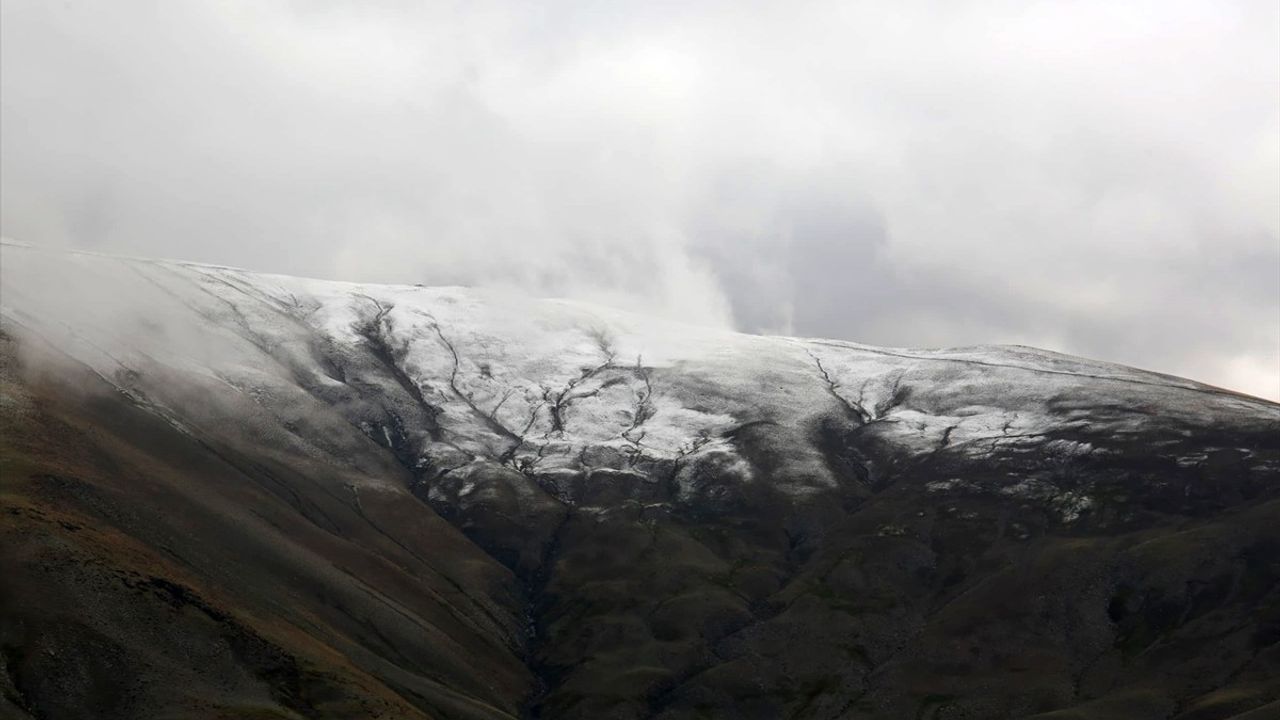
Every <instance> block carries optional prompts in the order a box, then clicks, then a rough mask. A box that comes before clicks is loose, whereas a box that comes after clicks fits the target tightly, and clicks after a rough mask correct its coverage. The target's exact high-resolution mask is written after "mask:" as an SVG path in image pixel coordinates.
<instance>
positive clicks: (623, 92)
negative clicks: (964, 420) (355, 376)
mask: <svg viewBox="0 0 1280 720" xmlns="http://www.w3.org/2000/svg"><path fill="white" fill-rule="evenodd" d="M627 5H634V7H627ZM784 5H785V6H784ZM2 8H3V18H2V19H0V32H2V33H3V37H2V38H0V53H2V57H0V81H2V85H3V87H2V88H0V102H2V112H3V117H2V118H0V122H2V125H0V127H2V128H3V132H2V133H0V187H2V188H3V193H2V196H0V211H2V215H0V222H2V225H3V227H2V228H0V229H2V231H3V232H4V234H5V235H7V236H11V237H14V238H17V239H21V240H25V241H29V242H35V243H42V244H49V245H66V246H74V247H81V248H89V249H96V250H103V251H110V252H120V253H128V254H137V255H151V256H168V257H182V258H186V259H192V260H201V261H209V262H217V263H226V264H234V265H241V266H246V267H251V268H254V269H260V270H266V271H279V272H291V273H298V274H307V275H318V276H322V277H334V278H343V279H360V280H380V281H388V282H427V283H474V284H499V285H510V286H516V287H521V288H525V289H528V290H530V291H533V292H536V293H539V294H547V295H560V296H570V297H577V298H582V299H588V300H593V301H599V302H607V303H611V304H615V305H622V306H627V307H637V308H642V309H647V310H649V311H652V312H657V313H662V314H667V315H670V316H674V317H680V318H683V319H692V320H696V321H700V322H705V323H715V324H734V325H736V326H738V327H740V328H742V329H745V330H750V331H764V332H791V333H797V334H806V335H825V336H834V337H843V338H849V339H854V340H858V341H862V342H869V343H877V344H894V345H956V344H976V343H986V342H1020V343H1028V344H1034V345H1039V346H1042V347H1049V348H1053V349H1058V350H1062V351H1065V352H1072V353H1077V354H1083V355H1088V356H1092V357H1098V358H1103V359H1110V360H1115V361H1119V362H1124V363H1129V364H1134V365H1138V366H1141V367H1147V368H1151V369H1156V370H1162V371H1165V372H1172V373H1175V374H1181V375H1187V376H1190V377H1194V378H1196V379H1200V380H1204V381H1207V382H1211V383H1215V384H1220V385H1225V386H1229V387H1234V388H1238V389H1242V390H1245V391H1247V392H1252V393H1255V394H1259V395H1264V396H1268V397H1272V398H1280V90H1278V88H1280V64H1278V63H1276V61H1275V58H1276V55H1277V52H1278V51H1280V37H1278V33H1280V16H1278V15H1277V9H1276V7H1275V5H1274V3H1268V2H1257V3H1249V2H1227V3H1223V2H1209V1H1208V0H1203V1H1200V2H1158V3H1157V2H1150V3H1147V2H1138V3H1104V2H1080V3H1069V4H1063V3H1031V4H1027V3H1012V2H1010V3H1002V2H997V3H981V4H969V3H953V2H947V3H941V2H938V3H931V2H907V3H877V4H870V3H843V2H842V3H824V2H813V3H800V4H794V3H786V4H780V3H779V4H746V5H744V4H742V3H732V4H730V3H724V4H720V3H705V4H697V6H696V7H694V6H693V4H676V5H663V4H622V3H590V2H568V3H554V4H549V5H546V4H535V3H485V2H480V3H466V4H463V5H454V4H450V5H446V4H439V5H432V4H427V5H423V4H418V3H398V2H383V3H372V4H370V3H360V4H354V3H353V4H343V3H323V4H317V3H289V2H283V1H282V2H241V3H237V2H188V3H159V4H157V3H143V2H136V3H135V2H124V3H112V4H110V6H107V5H104V4H102V3H80V2H64V3H47V2H36V1H29V0H3V4H2Z"/></svg>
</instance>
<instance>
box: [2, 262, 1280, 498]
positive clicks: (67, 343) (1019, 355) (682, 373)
mask: <svg viewBox="0 0 1280 720" xmlns="http://www.w3.org/2000/svg"><path fill="white" fill-rule="evenodd" d="M0 252H2V253H3V256H2V260H3V262H2V267H3V276H2V279H3V285H2V287H3V293H2V295H0V313H2V315H3V319H4V322H5V325H6V327H18V328H21V329H22V330H24V331H25V332H29V333H31V334H33V335H35V336H37V337H39V338H41V339H43V340H44V341H45V342H47V343H48V344H49V345H51V346H53V347H55V348H57V349H58V350H59V351H60V352H62V353H65V354H66V355H67V356H70V357H71V358H73V359H75V360H77V361H79V362H81V363H83V364H84V365H86V366H88V367H90V368H92V369H93V370H94V371H95V372H97V373H98V374H99V375H100V376H101V377H103V378H104V379H105V380H106V381H107V382H110V383H112V384H113V385H116V386H117V387H118V388H120V389H121V390H122V391H124V392H127V393H132V394H134V395H136V396H137V397H145V398H147V399H148V402H151V403H153V404H156V405H157V406H158V407H160V408H161V409H163V410H164V411H166V412H169V413H170V414H171V415H172V416H173V420H174V422H184V423H185V422H188V421H189V420H190V418H187V419H180V418H179V417H178V415H179V413H178V412H177V410H176V409H174V408H172V407H168V406H166V405H164V403H163V398H166V397H168V396H170V395H172V394H173V393H172V392H171V391H168V390H166V389H165V388H162V387H160V383H162V382H164V378H166V377H168V378H172V377H186V378H192V379H194V380H193V381H198V382H200V383H204V384H205V385H207V386H208V387H214V386H216V387H218V388H221V390H219V391H218V392H226V393H238V394H241V395H244V396H245V397H246V398H248V399H250V400H252V401H253V402H254V403H255V404H256V405H258V406H259V407H260V408H261V411H262V412H265V413H273V414H276V415H278V416H280V417H281V418H282V419H286V420H289V421H290V422H296V421H298V420H299V419H300V418H301V416H302V415H304V413H305V407H306V406H305V404H304V403H303V402H302V398H310V397H312V396H314V395H316V394H317V393H321V394H322V393H325V392H332V393H334V394H335V397H336V396H338V395H340V394H341V393H342V392H348V393H349V394H359V392H361V391H360V390H359V389H360V388H362V387H366V386H367V387H374V386H377V387H383V388H389V389H390V390H389V391H391V390H395V391H397V392H398V390H396V388H395V387H394V386H395V383H394V382H393V381H392V380H390V379H388V378H387V377H386V376H385V373H383V374H378V373H373V372H372V371H370V370H368V368H370V367H372V366H373V362H374V361H373V360H372V359H371V357H372V356H373V354H374V353H373V350H374V349H376V348H381V349H382V350H384V351H385V354H386V355H387V356H388V359H389V361H390V362H392V363H393V364H394V366H395V368H394V369H395V372H396V373H398V374H399V376H400V378H401V381H402V382H405V383H409V384H411V385H412V387H413V388H415V389H416V391H417V393H418V394H419V395H420V396H421V400H422V402H423V403H425V404H426V405H428V406H430V407H432V408H434V409H435V411H437V412H438V414H437V415H436V420H437V422H438V423H439V425H440V428H441V430H440V433H439V437H432V438H426V437H425V436H424V434H423V433H421V432H418V433H417V434H416V435H414V434H413V433H410V435H413V436H414V437H416V438H419V439H418V440H415V442H416V443H417V445H416V446H415V447H414V448H413V449H412V451H413V452H414V453H416V454H417V455H418V460H417V464H418V465H419V466H422V467H426V466H428V465H430V466H432V467H436V468H453V469H454V471H455V472H457V473H458V474H459V475H466V476H467V478H468V479H467V480H466V481H465V483H464V484H462V485H461V486H459V488H458V490H457V494H458V495H459V496H467V497H475V496H478V495H480V494H482V493H481V490H480V489H478V486H477V485H476V482H477V480H475V479H473V478H472V475H474V470H475V468H477V467H480V466H483V465H485V464H489V465H495V464H496V465H502V466H505V467H507V468H510V469H511V470H513V471H516V470H518V471H521V472H525V473H536V474H539V475H540V476H542V477H544V478H546V479H548V480H551V481H555V482H557V483H559V482H560V481H564V482H566V483H567V482H568V481H569V479H570V478H573V477H578V476H580V475H582V474H583V473H587V474H589V473H590V472H591V471H595V470H600V471H603V470H609V471H614V472H616V473H621V475H619V476H618V477H630V476H635V477H637V478H643V477H645V474H644V473H642V472H638V471H637V470H636V468H640V467H652V466H654V464H661V465H662V466H663V467H668V468H673V469H674V470H673V472H675V473H676V474H675V476H674V477H675V479H676V481H677V483H678V485H679V492H680V493H681V494H682V495H683V496H692V495H693V494H696V493H697V492H698V491H699V488H698V487H697V479H696V478H695V476H694V475H693V474H692V473H691V472H689V470H688V469H689V468H690V467H691V463H692V462H693V461H694V460H698V461H700V462H705V463H711V464H714V465H716V466H717V467H719V468H720V470H721V471H722V472H723V473H724V474H727V475H729V476H733V477H738V478H740V480H741V482H763V481H774V482H777V483H778V484H779V487H780V489H782V490H784V491H786V492H788V493H792V494H795V495H804V494H806V493H811V492H815V491H818V490H820V489H823V488H828V487H833V486H834V484H835V479H834V478H832V477H831V476H830V471H829V470H828V469H827V467H826V465H825V463H824V462H823V461H822V458H821V457H819V456H818V455H817V453H816V451H815V450H812V447H811V445H812V444H811V443H809V442H805V441H804V439H805V438H807V437H808V436H807V435H806V433H808V432H809V428H811V427H812V426H813V424H814V422H815V421H816V420H817V419H819V418H822V417H840V418H843V421H844V422H847V423H848V424H849V425H850V427H854V426H857V425H865V426H866V428H867V430H868V431H869V432H872V433H873V434H874V436H875V437H876V438H878V439H879V440H880V441H882V442H886V443H890V444H892V445H893V446H894V447H896V448H898V449H899V451H900V452H902V453H905V454H908V455H925V454H929V453H936V452H939V451H940V450H946V451H947V452H955V453H964V454H969V455H972V456H983V455H984V454H990V453H993V452H997V451H1006V450H1008V449H1010V448H1013V449H1017V448H1035V449H1036V450H1037V451H1039V452H1044V453H1045V454H1046V457H1077V456H1081V455H1087V454H1088V453H1090V452H1094V451H1095V450H1096V449H1095V448H1092V447H1089V446H1087V445H1073V444H1071V442H1072V441H1069V440H1063V439H1060V438H1057V439H1055V438H1049V437H1047V435H1048V434H1051V433H1053V432H1058V433H1061V432H1062V431H1063V430H1064V429H1071V428H1079V427H1085V426H1088V427H1092V428H1093V429H1095V430H1097V429H1098V428H1099V427H1103V426H1105V427H1107V428H1109V429H1112V430H1114V431H1115V432H1126V431H1128V430H1132V429H1133V428H1134V427H1135V424H1137V423H1141V422H1142V416H1141V415H1140V414H1138V413H1132V412H1129V413H1124V412H1117V413H1102V414H1100V413H1099V408H1107V407H1112V406H1115V405H1117V404H1119V405H1127V406H1130V407H1132V406H1137V405H1141V404H1143V403H1147V404H1158V405H1159V407H1160V408H1161V412H1162V413H1165V414H1167V415H1169V416H1173V417H1182V418H1185V419H1187V420H1188V421H1189V422H1192V421H1193V422H1199V423H1211V422H1213V421H1214V419H1215V418H1218V417H1226V416H1235V415H1239V414H1241V413H1245V414H1248V415H1251V416H1256V417H1258V418H1261V419H1262V420H1264V421H1267V422H1280V406H1276V405H1274V404H1271V403H1267V402H1265V401H1262V400H1256V399H1251V398H1247V397H1243V396H1238V395H1232V394H1227V393H1223V392H1220V391H1217V390H1215V389H1212V388H1208V387H1206V386H1203V385H1199V384H1197V383H1194V382H1191V381H1188V380H1183V379H1179V378H1171V377H1168V376H1164V375H1158V374H1154V373H1147V372H1143V371H1140V370H1135V369H1132V368H1126V367H1122V366H1118V365H1113V364H1109V363H1100V362H1094V361H1089V360H1084V359H1079V358H1072V357H1068V356H1064V355H1060V354H1057V353H1051V352H1047V351H1041V350H1035V349H1032V348H1023V347H970V348H955V349H946V350H918V349H900V348H877V347H872V346H867V345H860V344H857V343H850V342H838V341H828V340H806V339H801V338H788V337H764V336H754V335H745V334H739V333H734V332H728V331H725V330H720V329H712V328H704V327H699V326H694V325H684V324H680V323H673V322H670V321H666V320H658V319H655V318H651V317H647V316H645V315H644V314H642V313H633V312H627V311H623V310H618V309H612V308H603V307H594V306H590V305H586V304H582V303H577V302H570V301H565V300H537V299H530V298H527V297H522V296H518V295H513V294H510V293H504V292H496V291H488V290H479V289H469V288H459V287H439V288H423V287H416V286H395V285H371V284H359V283H346V282H335V281H321V280H310V279H304V278H295V277H288V276H282V275H266V274H255V273H251V272H247V271H244V270H238V269H234V268H226V267H216V266H209V265H197V264H191V263H179V262H164V261H152V260H140V259H128V258H116V257H109V256H101V255H93V254H88V253H68V252H53V251H46V250H42V249H40V248H37V247H32V246H25V245H20V244H16V243H11V242H8V241H6V242H5V243H4V244H3V246H0ZM325 354H328V355H329V356H331V361H332V362H334V363H337V364H338V365H340V366H343V367H344V368H345V370H344V372H345V373H346V374H347V376H345V377H343V373H335V372H333V370H332V368H328V367H326V365H325V364H324V363H323V362H322V361H321V360H320V359H319V356H320V355H325ZM362 383H363V384H362ZM351 388H355V389H356V390H354V391H352V390H351ZM343 397H346V396H343ZM175 407H176V404H175ZM339 410H340V411H341V410H342V408H339ZM749 423H757V424H761V423H763V424H764V425H761V427H766V426H767V428H768V432H769V433H771V435H770V436H771V437H774V438H776V439H777V441H778V442H779V443H781V444H787V445H788V447H793V448H796V449H795V450H794V453H795V456H794V457H793V458H792V461H793V463H792V468H793V470H794V472H792V473H791V474H790V475H789V476H788V477H787V478H785V479H773V480H769V479H766V478H762V477H761V476H760V474H759V473H757V472H755V471H754V470H753V469H752V466H751V464H750V463H749V462H747V461H746V460H745V459H744V458H743V457H742V456H741V455H740V453H739V450H738V448H737V447H736V446H735V444H734V443H733V442H731V441H730V440H729V439H728V436H729V434H731V433H732V431H734V429H735V428H739V427H742V426H744V425H746V424H749ZM355 424H357V425H358V426H362V427H364V428H365V435H366V436H369V437H370V438H371V439H372V440H374V441H375V442H379V443H380V444H383V445H385V446H386V447H392V446H394V445H395V443H396V442H398V440H397V437H398V436H397V431H396V430H395V429H394V428H390V427H388V426H387V425H385V424H383V425H381V426H377V427H375V426H374V424H372V421H370V420H368V419H367V418H365V419H361V420H360V421H359V423H355ZM409 430H414V429H413V428H410V429H409ZM299 442H301V441H299ZM805 453H808V454H807V455H806V454H805ZM602 477H603V476H602ZM557 478H559V479H558V480H557ZM1042 482H1043V481H1041V480H1026V481H1024V482H1022V483H1020V484H1013V485H1010V486H1009V487H1008V488H1007V490H1006V492H1007V493H1008V494H1011V495H1014V496H1023V495H1026V496H1028V497H1031V496H1034V497H1037V498H1039V499H1042V500H1046V499H1047V500H1049V501H1051V502H1053V503H1056V505H1055V507H1059V510H1060V512H1061V515H1062V518H1063V519H1064V521H1067V522H1070V521H1071V520H1074V519H1076V518H1078V517H1079V516H1080V515H1081V513H1082V512H1083V511H1085V510H1086V509H1087V508H1088V507H1089V503H1090V502H1091V501H1090V499H1089V498H1088V497H1086V496H1071V495H1065V494H1063V493H1062V492H1061V491H1058V490H1055V489H1052V488H1045V487H1042V486H1041V485H1039V484H1038V483H1042ZM966 487H967V484H966V483H965V482H964V481H962V480H961V479H959V478H956V479H949V480H940V481H936V482H932V483H930V484H929V487H928V490H929V491H930V492H960V491H963V490H964V489H965V488H966ZM432 492H436V489H433V490H432Z"/></svg>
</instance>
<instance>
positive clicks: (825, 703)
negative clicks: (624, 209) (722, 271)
mask: <svg viewBox="0 0 1280 720" xmlns="http://www.w3.org/2000/svg"><path fill="white" fill-rule="evenodd" d="M2 253H3V254H2V255H0V268H2V271H3V275H2V276H0V281H2V285H0V292H2V296H0V312H2V317H3V329H2V330H3V332H2V333H0V420H2V421H3V435H2V436H0V443H2V444H0V472H2V475H3V479H2V481H0V503H2V508H0V509H2V513H0V517H3V522H2V523H0V538H2V539H0V577H3V578H4V582H3V583H0V650H2V651H3V652H2V653H0V662H2V663H3V665H2V666H0V670H3V672H0V690H3V699H2V700H0V709H5V710H7V711H9V713H11V714H13V715H16V716H17V717H30V718H41V719H44V718H76V717H103V718H151V717H184V718H185V717H200V718H204V717H209V718H232V717H235V718H240V717H254V718H349V717H352V718H353V717H383V718H475V719H480V718H485V719H496V718H520V717H529V718H532V717H539V718H627V719H631V718H637V719H638V718H663V719H665V720H674V719H676V718H720V717H725V718H728V717H734V718H762V719H765V718H793V719H797V720H799V719H802V718H813V719H832V720H834V719H836V718H934V719H936V720H943V719H944V718H945V719H952V718H1024V717H1037V718H1045V719H1046V720H1047V719H1048V718H1058V719H1067V718H1160V719H1162V720H1164V719H1167V718H1179V719H1181V720H1192V719H1195V720H1210V719H1214V718H1231V717H1238V718H1263V717H1271V716H1274V715H1273V714H1274V713H1280V562H1278V561H1277V558H1280V406H1278V405H1276V404H1274V403H1270V402H1266V401H1263V400H1260V399H1257V398H1251V397H1248V396H1243V395H1239V394H1235V393H1231V392H1227V391H1224V390H1220V389H1217V388H1213V387H1209V386H1206V385H1202V384H1199V383H1195V382H1191V381H1188V380H1183V379H1179V378H1174V377H1170V376H1166V375H1159V374H1154V373H1149V372H1143V371H1139V370H1135V369H1132V368H1127V367H1123V366H1118V365H1113V364H1108V363H1102V362H1095V361H1090V360H1084V359H1079V358H1073V357H1069V356H1065V355H1060V354H1056V353H1051V352H1046V351H1041V350H1036V349H1032V348H1025V347H1002V346H980V347H967V348H953V349H945V350H907V349H887V348H878V347H871V346H865V345H858V344H854V343H847V342H836V341H826V340H810V339H798V338H785V337H762V336H754V335H743V334H738V333H732V332H727V331H722V330H715V329H707V328H698V327H692V326H687V325H680V324H675V323H670V322H666V321H660V320H655V319H652V318H648V317H645V316H643V315H638V314H631V313H626V312H622V311H618V310H613V309H604V308H598V307H592V306H588V305H583V304H579V303H573V302H567V301H557V300H533V299H529V298H522V297H516V296H512V295H509V294H500V293H493V292H486V291H480V290H473V289H462V288H422V287H407V286H385V285H362V284H352V283H341V282H327V281H318V280H307V279H300V278H293V277H285V276H276V275H262V274H255V273H251V272H246V271H242V270H236V269H231V268H224V267H213V266H207V265H195V264H189V263H180V262H161V261H150V260H139V259H123V258H113V257H107V256H98V255H89V254H79V253H65V252H53V251H46V250H41V249H37V248H33V247H28V246H22V245H17V244H12V243H8V244H5V245H3V249H2Z"/></svg>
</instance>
